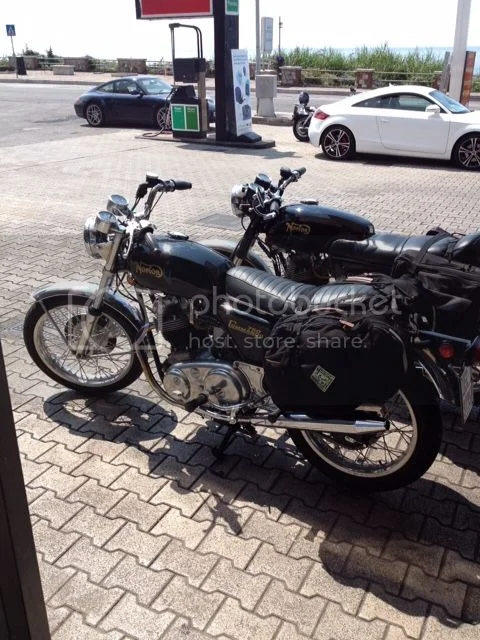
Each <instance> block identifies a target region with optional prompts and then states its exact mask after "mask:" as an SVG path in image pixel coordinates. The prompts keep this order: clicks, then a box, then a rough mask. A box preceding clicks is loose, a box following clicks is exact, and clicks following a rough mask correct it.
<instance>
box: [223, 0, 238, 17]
mask: <svg viewBox="0 0 480 640" xmlns="http://www.w3.org/2000/svg"><path fill="white" fill-rule="evenodd" d="M239 3H240V0H225V13H226V14H227V16H238V11H239V6H238V5H239Z"/></svg>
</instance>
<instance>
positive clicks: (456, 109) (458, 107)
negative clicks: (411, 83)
mask: <svg viewBox="0 0 480 640" xmlns="http://www.w3.org/2000/svg"><path fill="white" fill-rule="evenodd" d="M430 95H431V96H432V98H435V100H437V101H438V102H440V104H441V105H442V106H444V107H445V109H447V110H448V111H450V113H470V109H467V107H464V106H463V104H461V103H460V102H457V101H456V100H454V99H453V98H450V96H447V95H445V94H444V93H442V92H441V91H431V92H430Z"/></svg>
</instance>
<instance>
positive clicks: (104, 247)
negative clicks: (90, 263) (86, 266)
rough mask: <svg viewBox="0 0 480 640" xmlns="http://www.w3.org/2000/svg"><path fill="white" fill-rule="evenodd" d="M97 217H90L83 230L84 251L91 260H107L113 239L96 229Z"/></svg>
mask: <svg viewBox="0 0 480 640" xmlns="http://www.w3.org/2000/svg"><path fill="white" fill-rule="evenodd" d="M96 224H97V216H90V217H89V218H87V220H86V222H85V226H84V228H83V242H84V245H85V251H86V252H87V255H89V256H90V257H91V258H102V259H103V260H107V259H108V257H109V255H110V250H111V248H112V245H113V239H111V240H110V239H109V237H108V235H107V234H105V233H102V232H101V231H98V230H97V229H96Z"/></svg>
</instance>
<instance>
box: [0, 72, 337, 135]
mask: <svg viewBox="0 0 480 640" xmlns="http://www.w3.org/2000/svg"><path fill="white" fill-rule="evenodd" d="M86 89H88V87H81V86H68V85H54V84H51V85H43V84H25V85H19V84H13V83H12V84H7V83H5V84H3V83H2V84H0V147H10V146H17V145H23V144H31V143H33V142H43V141H45V140H61V139H68V138H72V137H74V136H86V135H91V134H93V133H94V134H95V135H98V133H99V130H98V129H93V128H92V127H89V126H88V125H87V124H86V122H85V121H84V120H82V119H80V118H77V116H76V115H75V112H74V110H73V103H74V101H75V100H76V98H77V97H78V96H79V95H81V94H82V93H83V92H84V91H85V90H86ZM338 99H339V96H313V99H312V104H314V105H318V104H320V102H321V103H325V102H333V101H335V100H338ZM295 101H296V94H286V93H282V94H279V96H278V98H277V99H276V100H275V110H276V112H277V113H282V112H285V113H291V112H292V110H293V105H294V104H295ZM254 109H255V105H254ZM111 130H112V128H109V127H105V128H104V129H101V130H100V131H104V132H109V131H111Z"/></svg>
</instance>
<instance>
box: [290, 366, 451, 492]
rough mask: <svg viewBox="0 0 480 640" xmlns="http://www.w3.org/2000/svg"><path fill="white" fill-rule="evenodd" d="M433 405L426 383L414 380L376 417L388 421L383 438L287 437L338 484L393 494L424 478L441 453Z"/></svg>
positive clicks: (314, 434)
mask: <svg viewBox="0 0 480 640" xmlns="http://www.w3.org/2000/svg"><path fill="white" fill-rule="evenodd" d="M422 393H423V394H425V393H426V394H427V395H424V396H423V397H422ZM434 401H435V398H434V396H433V395H432V391H431V388H430V387H429V385H428V383H427V382H426V381H425V380H424V379H423V378H421V377H420V376H417V375H415V376H414V378H413V379H412V380H411V381H410V382H409V383H408V384H406V385H405V386H404V388H403V389H402V390H400V391H398V392H397V393H396V394H395V396H394V397H392V398H391V399H390V400H389V401H388V402H387V403H386V404H385V405H384V407H382V409H381V410H380V411H379V417H381V418H382V419H386V420H388V429H387V431H385V432H384V433H382V434H381V435H378V434H375V435H374V436H372V435H361V436H350V435H348V436H345V435H339V434H333V433H332V434H330V433H328V434H327V433H321V432H318V431H295V430H291V431H290V437H291V438H292V440H293V441H294V442H295V444H296V445H297V447H298V449H299V450H300V451H301V452H302V453H303V455H304V456H305V457H306V458H307V459H308V460H309V461H310V462H311V463H312V464H313V465H315V466H316V467H317V468H318V469H319V470H320V471H321V472H322V473H324V474H325V475H326V476H329V477H330V478H332V479H333V480H335V481H337V482H341V483H343V484H345V485H349V486H351V487H352V488H355V489H358V490H365V491H388V490H391V489H397V488H399V487H402V486H404V485H406V484H409V483H410V482H413V481H414V480H417V479H418V478H419V477H420V476H422V475H423V474H424V473H425V472H426V471H427V469H428V468H429V467H430V465H431V464H432V463H433V461H434V460H435V456H436V455H437V453H438V451H439V448H440V443H441V434H442V425H441V417H440V412H439V410H438V408H437V406H436V405H435V404H434ZM425 402H430V403H431V404H428V405H427V404H425Z"/></svg>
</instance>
